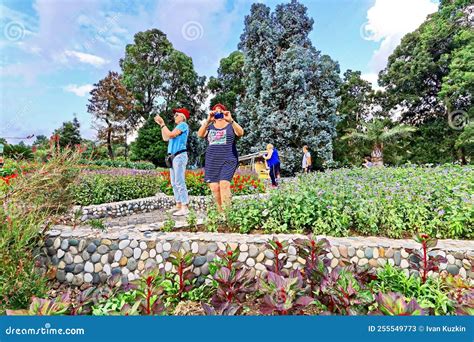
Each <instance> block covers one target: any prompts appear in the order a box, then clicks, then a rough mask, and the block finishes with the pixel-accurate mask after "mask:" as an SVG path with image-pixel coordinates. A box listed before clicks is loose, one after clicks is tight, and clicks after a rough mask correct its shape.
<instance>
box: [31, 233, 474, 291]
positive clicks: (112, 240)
mask: <svg viewBox="0 0 474 342" xmlns="http://www.w3.org/2000/svg"><path fill="white" fill-rule="evenodd" d="M273 236H276V237H277V238H278V239H280V240H281V241H282V240H287V241H288V242H289V245H290V246H289V248H288V262H287V264H286V265H285V268H293V269H296V268H301V267H302V265H303V264H304V260H303V259H301V258H299V257H298V256H297V254H296V252H297V251H296V248H295V246H294V244H293V240H294V239H296V238H305V236H304V235H296V234H294V235H280V234H278V235H242V234H222V233H184V232H183V233H182V232H175V233H162V232H153V233H151V234H148V235H146V236H144V235H143V234H141V233H139V232H137V233H136V234H134V233H132V234H127V235H118V234H109V235H107V233H103V232H98V231H96V232H95V233H93V234H90V235H88V236H75V234H74V231H73V230H64V231H61V230H52V231H50V232H48V236H47V238H46V240H45V243H44V246H43V247H42V252H43V255H42V256H40V259H39V265H40V267H42V268H43V270H45V269H46V266H48V265H49V266H53V271H52V272H51V270H50V272H48V274H50V275H51V274H52V275H53V276H55V277H56V279H57V280H58V281H59V282H67V283H70V284H72V285H77V286H80V285H82V284H84V283H92V284H99V283H103V282H105V281H106V279H107V278H108V277H109V276H110V275H115V274H120V275H122V277H123V280H129V281H131V280H134V279H136V278H137V277H139V276H140V274H141V273H142V272H143V271H144V270H145V269H146V268H148V267H159V268H164V269H165V270H166V271H170V270H172V268H173V266H172V264H171V262H169V261H168V257H169V255H170V252H172V251H177V250H179V249H184V250H185V251H192V253H193V254H194V255H195V257H194V265H193V272H194V273H195V274H196V275H198V276H200V275H207V274H208V273H209V268H208V263H209V261H211V260H213V259H214V258H215V253H216V251H217V250H218V249H225V246H226V244H227V243H228V244H229V245H230V246H231V247H232V249H234V250H235V249H237V248H238V249H239V250H240V258H239V260H240V261H242V262H244V263H245V264H246V265H247V266H248V267H250V268H253V269H254V270H255V271H256V272H257V273H259V272H262V271H264V270H265V269H266V266H269V265H273V262H274V256H273V253H272V252H271V251H270V250H268V249H267V248H266V247H265V243H266V242H267V241H268V240H269V239H272V237H273ZM318 238H321V237H318ZM328 240H329V242H330V243H331V253H329V255H328V256H329V258H330V259H331V264H330V268H331V269H332V268H334V267H336V266H337V265H339V264H342V261H341V260H342V259H346V260H350V261H351V262H355V263H357V264H358V265H359V266H365V265H368V266H369V267H381V266H384V265H385V264H386V263H389V264H391V265H395V266H397V267H400V268H402V269H404V270H406V273H407V274H408V273H409V257H410V256H409V254H408V252H407V251H406V249H407V248H419V247H420V245H419V244H418V243H416V242H414V241H412V240H392V239H386V238H376V237H349V238H328ZM438 247H439V248H440V250H439V251H437V252H434V253H440V254H442V255H444V256H446V257H447V263H445V264H441V270H446V271H447V272H449V273H452V274H460V275H461V276H462V277H464V278H468V279H471V280H473V282H474V268H473V266H474V241H460V240H440V241H439V244H438Z"/></svg>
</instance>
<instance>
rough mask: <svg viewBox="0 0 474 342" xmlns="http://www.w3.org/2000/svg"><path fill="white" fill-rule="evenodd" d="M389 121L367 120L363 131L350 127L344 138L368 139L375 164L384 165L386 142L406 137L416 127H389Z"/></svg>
mask: <svg viewBox="0 0 474 342" xmlns="http://www.w3.org/2000/svg"><path fill="white" fill-rule="evenodd" d="M389 123H390V122H389V121H387V120H381V119H374V120H372V121H370V122H367V123H366V124H365V126H363V127H362V130H361V131H358V130H356V129H353V128H351V129H348V130H347V131H346V132H347V134H345V135H344V136H342V137H341V139H342V140H354V141H366V142H369V143H370V144H371V145H372V153H371V157H372V162H373V164H374V165H375V166H383V148H384V144H387V143H390V142H392V141H393V140H394V139H395V138H397V137H405V136H407V135H409V134H411V133H413V132H414V131H416V128H415V127H413V126H408V125H396V126H394V127H392V128H389V127H388V125H389Z"/></svg>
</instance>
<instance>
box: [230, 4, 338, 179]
mask: <svg viewBox="0 0 474 342" xmlns="http://www.w3.org/2000/svg"><path fill="white" fill-rule="evenodd" d="M313 23H314V21H313V19H311V18H310V17H309V16H308V15H307V9H306V7H305V6H303V5H302V4H300V3H299V2H298V1H295V0H293V1H291V2H290V3H288V4H282V5H278V6H277V7H276V9H275V11H274V12H273V13H271V12H270V8H269V7H268V6H266V5H264V4H261V3H259V4H253V5H252V7H251V11H250V14H249V15H248V16H246V17H245V26H244V32H243V34H242V35H241V38H240V43H239V49H240V50H241V51H242V52H243V53H244V57H245V62H244V75H245V78H244V85H245V93H244V95H243V96H242V97H241V99H240V100H239V101H238V105H237V110H238V113H237V114H238V118H239V121H240V123H241V124H242V126H243V127H244V128H245V129H246V134H245V135H244V136H243V138H242V139H241V142H240V146H241V147H242V150H243V152H244V153H248V152H257V151H260V150H264V149H265V147H266V144H268V143H272V144H273V145H274V146H275V147H276V148H277V149H278V150H279V152H280V156H281V157H282V159H283V167H282V172H283V173H293V172H294V171H295V170H297V169H299V166H300V156H301V148H302V147H303V146H304V145H308V146H309V147H310V149H311V150H313V151H316V152H317V154H318V157H319V158H321V160H322V161H323V162H324V163H331V162H332V152H333V148H332V140H333V138H334V137H335V133H336V123H337V116H336V108H337V105H338V103H339V99H338V97H337V94H336V93H337V90H338V87H339V84H340V78H339V65H338V64H337V62H335V61H333V60H332V59H331V58H330V57H329V56H327V55H322V54H321V53H320V52H319V51H318V50H316V48H314V47H313V46H312V43H311V40H310V39H309V34H310V32H311V30H312V27H313ZM308 132H311V134H308Z"/></svg>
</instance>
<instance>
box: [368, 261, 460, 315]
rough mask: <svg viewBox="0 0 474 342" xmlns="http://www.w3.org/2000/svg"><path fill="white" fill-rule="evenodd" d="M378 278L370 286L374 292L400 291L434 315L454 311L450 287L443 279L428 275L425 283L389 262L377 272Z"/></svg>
mask: <svg viewBox="0 0 474 342" xmlns="http://www.w3.org/2000/svg"><path fill="white" fill-rule="evenodd" d="M377 277H378V278H377V279H376V280H374V281H372V283H371V284H370V287H371V288H372V289H373V290H374V292H378V291H380V292H382V293H389V292H398V293H401V294H403V295H404V296H405V297H407V298H408V299H412V298H414V299H416V301H417V302H418V304H420V306H421V307H422V308H423V309H426V310H427V311H429V312H430V313H431V314H434V315H450V314H453V313H454V302H453V301H452V300H451V299H450V298H449V296H448V289H447V288H446V285H445V284H443V282H442V280H441V279H436V278H432V277H428V278H427V281H426V282H425V283H424V284H423V283H422V281H421V278H420V277H417V276H407V275H406V274H405V273H404V271H403V270H401V269H398V268H395V267H393V266H391V265H389V264H386V265H385V267H384V268H383V269H381V270H379V272H378V273H377Z"/></svg>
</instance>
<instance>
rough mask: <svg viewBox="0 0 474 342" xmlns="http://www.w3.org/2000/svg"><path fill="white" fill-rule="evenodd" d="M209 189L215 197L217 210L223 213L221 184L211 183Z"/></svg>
mask: <svg viewBox="0 0 474 342" xmlns="http://www.w3.org/2000/svg"><path fill="white" fill-rule="evenodd" d="M209 188H210V189H211V191H212V194H213V195H214V199H215V201H216V204H217V210H219V211H221V210H222V200H221V192H220V189H219V183H209Z"/></svg>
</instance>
